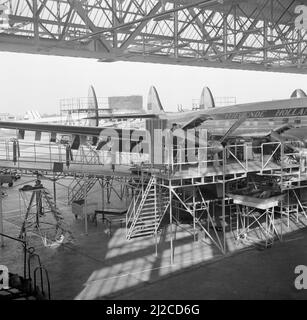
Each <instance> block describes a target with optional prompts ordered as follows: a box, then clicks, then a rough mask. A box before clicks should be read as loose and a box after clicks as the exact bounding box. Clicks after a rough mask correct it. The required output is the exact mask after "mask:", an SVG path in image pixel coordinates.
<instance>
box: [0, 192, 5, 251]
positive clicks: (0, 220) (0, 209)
mask: <svg viewBox="0 0 307 320" xmlns="http://www.w3.org/2000/svg"><path fill="white" fill-rule="evenodd" d="M0 192H1V191H0ZM2 199H3V198H2V194H0V233H1V234H3V233H4V228H3V207H2ZM0 242H1V247H4V238H3V236H2V235H1V236H0Z"/></svg>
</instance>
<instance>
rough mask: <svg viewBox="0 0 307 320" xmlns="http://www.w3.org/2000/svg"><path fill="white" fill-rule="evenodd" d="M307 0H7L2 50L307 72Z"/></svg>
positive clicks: (0, 30)
mask: <svg viewBox="0 0 307 320" xmlns="http://www.w3.org/2000/svg"><path fill="white" fill-rule="evenodd" d="M301 2H302V1H300V0H283V1H280V0H204V1H200V0H179V1H172V0H163V1H161V0H67V1H64V0H7V1H5V2H4V4H5V6H6V8H7V9H6V11H5V14H7V16H8V25H7V24H6V27H4V26H5V25H4V24H3V27H2V28H1V25H0V50H3V51H13V52H30V53H39V54H49V55H65V56H72V57H87V58H95V59H98V60H99V61H118V60H122V61H140V62H153V63H155V62H158V63H165V64H178V65H192V66H206V67H218V68H233V69H246V70H265V71H278V72H292V73H306V72H307V50H306V48H307V34H306V32H305V31H302V30H296V29H295V26H294V21H295V17H296V16H295V14H294V9H295V7H296V6H297V5H301Z"/></svg>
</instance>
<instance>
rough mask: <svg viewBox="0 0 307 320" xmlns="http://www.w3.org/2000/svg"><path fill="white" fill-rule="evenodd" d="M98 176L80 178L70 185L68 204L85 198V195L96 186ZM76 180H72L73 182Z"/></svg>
mask: <svg viewBox="0 0 307 320" xmlns="http://www.w3.org/2000/svg"><path fill="white" fill-rule="evenodd" d="M97 181H98V178H95V177H92V178H89V179H84V178H82V179H79V180H77V182H76V184H75V185H74V186H73V187H71V185H70V186H69V187H68V204H72V202H74V201H78V200H83V199H84V197H85V195H87V194H88V193H89V192H90V191H91V190H92V189H93V187H94V185H95V184H96V182H97ZM74 182H75V180H74V181H73V182H72V184H73V183H74Z"/></svg>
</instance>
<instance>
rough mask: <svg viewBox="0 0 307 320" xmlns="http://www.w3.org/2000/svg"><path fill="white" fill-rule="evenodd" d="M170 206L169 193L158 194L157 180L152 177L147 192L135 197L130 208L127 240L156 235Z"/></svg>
mask: <svg viewBox="0 0 307 320" xmlns="http://www.w3.org/2000/svg"><path fill="white" fill-rule="evenodd" d="M168 206H169V198H168V193H167V192H160V194H159V195H158V194H157V185H156V178H155V177H153V176H152V177H151V178H150V180H149V182H148V184H147V187H146V189H145V191H143V192H139V193H138V194H137V195H135V196H134V198H133V200H132V201H131V204H130V207H129V208H128V211H127V221H126V227H127V233H126V237H127V240H131V239H133V238H140V237H145V236H152V235H154V234H156V233H157V231H158V228H159V226H160V224H161V221H162V219H163V217H164V215H165V213H166V211H167V209H168Z"/></svg>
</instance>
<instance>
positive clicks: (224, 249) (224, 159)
mask: <svg viewBox="0 0 307 320" xmlns="http://www.w3.org/2000/svg"><path fill="white" fill-rule="evenodd" d="M225 170H226V150H225V149H223V199H222V223H223V252H224V254H225V253H226V221H225V220H226V219H225V217H226V212H225V211H226V210H225V197H226V189H225Z"/></svg>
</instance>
